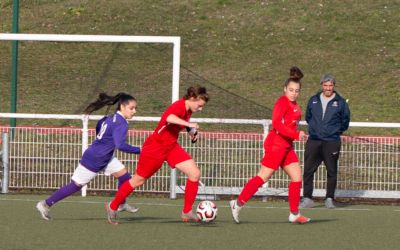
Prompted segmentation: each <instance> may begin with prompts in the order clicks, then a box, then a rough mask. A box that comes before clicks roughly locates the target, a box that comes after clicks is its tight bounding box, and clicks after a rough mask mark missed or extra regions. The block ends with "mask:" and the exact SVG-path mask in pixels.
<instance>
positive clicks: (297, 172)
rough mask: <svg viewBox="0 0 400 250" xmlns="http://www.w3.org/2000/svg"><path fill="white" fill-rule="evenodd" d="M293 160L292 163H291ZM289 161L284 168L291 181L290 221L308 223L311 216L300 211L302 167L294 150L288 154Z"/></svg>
mask: <svg viewBox="0 0 400 250" xmlns="http://www.w3.org/2000/svg"><path fill="white" fill-rule="evenodd" d="M289 162H291V163H289ZM287 163H288V164H285V166H284V167H283V170H284V171H285V172H286V174H287V175H289V178H290V183H289V192H288V193H289V194H288V196H289V197H288V199H289V207H290V214H289V221H290V222H296V223H302V224H303V223H307V222H309V221H310V219H309V218H307V217H305V216H303V215H301V214H300V212H299V204H300V191H301V182H302V175H301V168H300V165H299V162H298V159H297V156H296V154H295V153H294V151H292V152H290V153H289V154H288V155H287Z"/></svg>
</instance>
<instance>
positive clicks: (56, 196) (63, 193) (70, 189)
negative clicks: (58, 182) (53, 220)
mask: <svg viewBox="0 0 400 250" xmlns="http://www.w3.org/2000/svg"><path fill="white" fill-rule="evenodd" d="M81 188H82V186H77V185H76V184H75V182H73V181H72V182H70V183H69V184H67V185H65V186H63V187H62V188H60V189H59V190H57V191H55V192H54V193H53V194H52V195H51V196H50V197H49V198H47V200H46V204H47V205H48V206H49V207H51V206H52V205H54V204H55V203H57V202H58V201H60V200H62V199H64V198H66V197H68V196H70V195H71V194H73V193H75V192H78V191H79V190H81Z"/></svg>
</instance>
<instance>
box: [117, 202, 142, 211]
mask: <svg viewBox="0 0 400 250" xmlns="http://www.w3.org/2000/svg"><path fill="white" fill-rule="evenodd" d="M122 211H126V212H129V213H136V212H137V211H139V208H137V207H135V206H131V205H129V204H128V203H123V204H121V205H119V207H118V212H122Z"/></svg>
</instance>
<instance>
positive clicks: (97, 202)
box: [0, 198, 400, 212]
mask: <svg viewBox="0 0 400 250" xmlns="http://www.w3.org/2000/svg"><path fill="white" fill-rule="evenodd" d="M0 200H3V201H22V202H37V201H39V200H36V199H17V198H16V199H9V198H0ZM61 202H62V203H81V204H103V203H104V202H106V201H76V200H64V201H61ZM134 204H135V205H144V206H166V207H181V206H182V205H181V204H168V203H147V202H134ZM218 207H223V208H228V207H229V206H228V205H218ZM246 209H284V210H287V209H288V208H287V207H273V206H246ZM309 210H327V209H326V208H311V209H309ZM334 210H337V211H372V209H369V208H336V209H334ZM394 211H399V212H400V210H394Z"/></svg>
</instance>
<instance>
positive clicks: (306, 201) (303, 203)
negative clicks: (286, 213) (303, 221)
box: [299, 197, 315, 208]
mask: <svg viewBox="0 0 400 250" xmlns="http://www.w3.org/2000/svg"><path fill="white" fill-rule="evenodd" d="M313 207H315V204H314V201H313V200H312V199H310V198H307V197H304V198H303V200H302V201H301V203H300V206H299V208H313Z"/></svg>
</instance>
